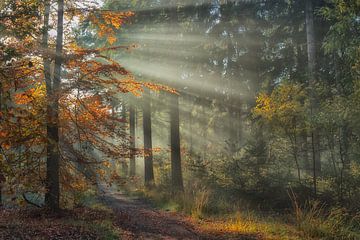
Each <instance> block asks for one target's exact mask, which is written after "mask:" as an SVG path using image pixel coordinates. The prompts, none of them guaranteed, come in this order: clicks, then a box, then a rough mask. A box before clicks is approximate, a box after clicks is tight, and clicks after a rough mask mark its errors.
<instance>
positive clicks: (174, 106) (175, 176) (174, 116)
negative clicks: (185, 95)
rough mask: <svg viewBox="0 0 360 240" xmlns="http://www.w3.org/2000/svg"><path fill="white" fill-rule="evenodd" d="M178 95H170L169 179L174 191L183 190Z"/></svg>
mask: <svg viewBox="0 0 360 240" xmlns="http://www.w3.org/2000/svg"><path fill="white" fill-rule="evenodd" d="M179 122H180V121H179V96H178V95H176V94H171V95H170V141H171V180H172V187H173V190H175V191H183V190H184V185H183V178H182V169H181V151H180V124H179Z"/></svg>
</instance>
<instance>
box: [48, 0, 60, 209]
mask: <svg viewBox="0 0 360 240" xmlns="http://www.w3.org/2000/svg"><path fill="white" fill-rule="evenodd" d="M57 5H58V10H57V17H58V20H57V35H56V53H55V54H56V55H55V68H54V79H53V83H52V89H51V92H52V94H53V95H52V96H50V101H51V104H50V106H49V107H50V109H48V111H49V117H50V119H49V122H48V125H47V126H48V129H47V130H48V132H47V134H48V140H49V143H50V144H49V145H48V149H47V162H46V172H47V175H46V176H47V187H48V191H47V193H46V194H45V202H46V204H47V206H48V207H49V208H50V209H51V210H55V211H57V210H58V209H59V208H60V205H59V204H60V180H59V171H60V152H59V151H60V150H59V99H60V98H59V93H60V91H61V90H60V88H61V67H62V64H63V53H62V51H63V34H64V26H63V24H64V0H58V1H57ZM45 71H46V70H45Z"/></svg>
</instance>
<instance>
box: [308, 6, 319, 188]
mask: <svg viewBox="0 0 360 240" xmlns="http://www.w3.org/2000/svg"><path fill="white" fill-rule="evenodd" d="M305 14H306V37H307V51H308V77H309V88H310V101H311V114H312V116H315V115H316V114H317V112H318V104H317V99H316V89H315V88H316V74H315V69H316V45H315V30H314V9H313V2H312V0H306V8H305ZM311 140H312V144H311V146H312V155H313V185H314V194H315V195H316V192H317V189H316V188H317V187H316V185H317V184H316V183H317V177H318V176H319V175H320V174H321V161H320V136H319V129H318V128H317V127H316V126H315V127H313V129H312V132H311Z"/></svg>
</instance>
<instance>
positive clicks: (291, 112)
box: [253, 84, 306, 127]
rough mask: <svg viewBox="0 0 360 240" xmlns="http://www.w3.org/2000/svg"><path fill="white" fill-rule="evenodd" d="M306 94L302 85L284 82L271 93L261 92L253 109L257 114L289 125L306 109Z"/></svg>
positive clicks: (271, 120)
mask: <svg viewBox="0 0 360 240" xmlns="http://www.w3.org/2000/svg"><path fill="white" fill-rule="evenodd" d="M305 100H306V94H305V92H304V90H303V89H302V86H300V85H296V84H282V85H280V86H279V87H277V88H276V89H274V90H273V92H272V93H271V94H266V93H260V94H259V95H258V97H257V99H256V106H255V108H254V109H253V114H254V115H255V116H260V117H262V118H263V119H265V120H267V121H269V122H272V123H277V124H280V125H282V126H283V127H287V126H289V125H290V124H292V122H293V120H294V118H299V117H301V115H302V114H303V113H304V111H305V103H306V101H305Z"/></svg>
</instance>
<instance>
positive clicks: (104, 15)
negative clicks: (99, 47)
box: [90, 11, 134, 45]
mask: <svg viewBox="0 0 360 240" xmlns="http://www.w3.org/2000/svg"><path fill="white" fill-rule="evenodd" d="M133 15H134V13H133V12H130V11H129V12H120V13H119V12H111V11H104V12H101V13H94V14H92V15H91V16H90V21H91V22H92V23H93V24H94V25H95V26H96V27H97V28H98V36H99V37H106V39H107V42H108V43H109V44H110V45H112V44H114V43H115V42H116V40H117V38H116V37H115V31H116V30H118V29H120V27H121V26H122V25H123V24H124V23H125V21H126V20H127V19H128V18H129V17H131V16H133Z"/></svg>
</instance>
